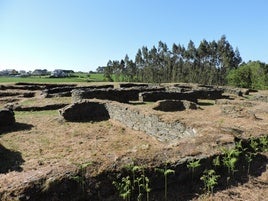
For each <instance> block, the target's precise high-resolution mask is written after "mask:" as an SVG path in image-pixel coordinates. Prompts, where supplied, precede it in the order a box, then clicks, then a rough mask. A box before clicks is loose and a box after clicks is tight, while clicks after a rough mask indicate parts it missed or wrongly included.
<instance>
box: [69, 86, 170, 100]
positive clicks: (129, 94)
mask: <svg viewBox="0 0 268 201" xmlns="http://www.w3.org/2000/svg"><path fill="white" fill-rule="evenodd" d="M164 90H165V88H164V87H132V88H125V89H124V88H122V89H114V88H109V89H78V90H77V89H75V90H73V91H72V99H73V102H77V101H80V100H83V99H94V98H97V99H102V100H112V101H117V102H120V103H128V102H129V101H137V100H139V93H141V92H145V91H164Z"/></svg>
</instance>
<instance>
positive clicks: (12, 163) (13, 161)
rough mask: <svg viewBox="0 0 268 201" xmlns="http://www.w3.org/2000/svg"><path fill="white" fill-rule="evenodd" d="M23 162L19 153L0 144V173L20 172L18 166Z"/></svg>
mask: <svg viewBox="0 0 268 201" xmlns="http://www.w3.org/2000/svg"><path fill="white" fill-rule="evenodd" d="M23 163H24V160H23V159H22V156H21V153H20V152H17V151H12V150H9V149H7V148H5V147H4V146H3V145H1V144H0V173H7V172H10V171H17V172H21V171H22V168H21V167H20V166H21V165H22V164H23Z"/></svg>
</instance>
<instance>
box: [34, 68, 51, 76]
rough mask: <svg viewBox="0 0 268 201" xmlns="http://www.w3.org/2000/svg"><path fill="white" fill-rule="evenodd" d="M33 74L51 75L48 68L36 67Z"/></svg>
mask: <svg viewBox="0 0 268 201" xmlns="http://www.w3.org/2000/svg"><path fill="white" fill-rule="evenodd" d="M32 75H36V76H42V75H49V72H48V71H47V69H43V70H41V69H35V70H34V71H33V72H32Z"/></svg>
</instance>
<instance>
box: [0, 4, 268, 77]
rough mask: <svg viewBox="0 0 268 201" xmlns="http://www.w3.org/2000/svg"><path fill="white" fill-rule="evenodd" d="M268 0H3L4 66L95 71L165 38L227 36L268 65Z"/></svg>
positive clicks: (0, 49) (0, 64) (0, 44)
mask: <svg viewBox="0 0 268 201" xmlns="http://www.w3.org/2000/svg"><path fill="white" fill-rule="evenodd" d="M267 9H268V1H267V0H254V1H253V0H224V1H222V0H202V1H201V0H0V70H3V69H6V68H15V69H17V70H21V69H25V70H34V69H36V68H41V69H48V70H53V69H55V68H62V69H73V70H75V71H85V72H87V71H90V70H95V69H96V68H97V67H98V66H104V65H106V64H107V62H108V60H109V59H111V60H119V59H123V58H124V56H125V55H126V54H128V55H129V57H130V58H131V59H135V55H136V53H137V50H138V48H141V47H142V46H143V45H145V46H147V47H148V48H151V47H152V46H153V45H156V46H157V45H158V41H159V40H161V41H163V42H165V43H167V45H168V47H169V48H170V49H171V48H172V44H173V43H176V44H178V43H180V44H182V45H184V46H187V44H188V42H189V40H193V41H194V43H195V45H196V46H198V45H199V42H200V41H201V40H202V39H206V40H207V41H212V40H218V39H220V37H221V36H222V35H223V34H224V35H226V37H227V40H228V41H229V42H230V43H231V45H232V46H233V47H234V48H236V47H238V48H239V51H240V54H241V57H242V58H243V60H244V61H246V62H247V61H248V60H260V61H263V62H265V63H268V12H267Z"/></svg>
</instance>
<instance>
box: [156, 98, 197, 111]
mask: <svg viewBox="0 0 268 201" xmlns="http://www.w3.org/2000/svg"><path fill="white" fill-rule="evenodd" d="M197 108H198V106H197V104H196V103H194V102H191V101H187V100H160V101H157V102H156V103H155V106H154V107H153V109H154V110H159V111H163V112H176V111H182V110H188V109H191V110H196V109H197Z"/></svg>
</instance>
